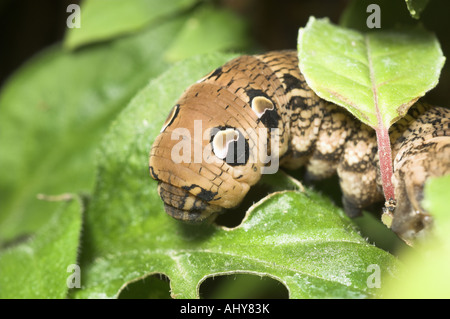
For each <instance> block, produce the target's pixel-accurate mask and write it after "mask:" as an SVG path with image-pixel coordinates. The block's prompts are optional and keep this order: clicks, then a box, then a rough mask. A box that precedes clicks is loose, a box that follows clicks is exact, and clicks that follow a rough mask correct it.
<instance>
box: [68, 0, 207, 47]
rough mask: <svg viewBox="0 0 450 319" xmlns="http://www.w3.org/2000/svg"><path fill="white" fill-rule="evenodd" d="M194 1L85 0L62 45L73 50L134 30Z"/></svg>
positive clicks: (187, 6) (165, 16) (179, 9)
mask: <svg viewBox="0 0 450 319" xmlns="http://www.w3.org/2000/svg"><path fill="white" fill-rule="evenodd" d="M197 1H198V0H171V1H160V0H127V1H122V0H109V1H96V0H85V1H83V3H82V5H81V9H80V13H81V15H80V28H72V29H69V31H68V33H67V36H66V38H65V40H64V46H65V47H67V48H69V49H75V48H77V47H80V46H82V45H86V44H90V43H94V42H100V41H106V40H111V39H113V38H116V37H118V36H121V35H124V34H131V33H135V32H136V31H139V30H141V29H142V28H144V27H145V26H147V25H149V24H150V23H153V22H157V21H163V19H164V18H166V19H167V18H168V17H170V15H173V14H175V13H177V12H182V11H183V10H186V8H189V7H191V6H192V5H193V4H195V3H196V2H197Z"/></svg>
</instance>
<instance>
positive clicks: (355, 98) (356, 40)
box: [298, 17, 445, 128]
mask: <svg viewBox="0 0 450 319" xmlns="http://www.w3.org/2000/svg"><path fill="white" fill-rule="evenodd" d="M298 49H299V59H300V69H301V70H302V72H303V74H304V76H305V79H306V81H307V82H308V84H309V85H310V87H311V88H312V89H313V90H314V91H315V92H316V93H317V94H318V95H319V96H320V97H322V98H324V99H326V100H328V101H331V102H334V103H336V104H338V105H341V106H343V107H345V108H346V109H347V110H348V111H350V112H351V113H352V114H353V115H355V116H356V117H357V118H358V119H359V120H361V121H362V122H364V123H365V124H367V125H369V126H371V127H373V128H377V127H379V126H380V125H383V126H384V127H387V128H388V127H390V126H391V124H393V123H394V122H395V121H396V120H398V119H399V118H401V117H402V116H404V115H405V114H406V112H407V111H408V108H409V107H410V106H411V105H412V103H414V101H416V100H417V99H418V98H419V97H421V96H423V95H424V94H425V93H426V92H427V91H428V90H430V89H432V88H433V87H434V86H435V85H436V84H437V83H438V79H439V74H440V70H441V68H442V66H443V64H444V61H445V58H444V57H443V55H442V51H441V49H440V46H439V42H438V41H437V39H436V38H435V36H434V35H432V34H430V33H428V32H426V31H424V30H422V29H414V30H404V31H380V32H370V33H365V34H363V33H360V32H357V31H354V30H350V29H346V28H342V27H338V26H335V25H332V24H330V23H329V22H328V20H327V19H320V20H317V19H315V18H313V17H312V18H310V20H309V22H308V24H307V25H306V27H305V28H301V29H300V32H299V41H298Z"/></svg>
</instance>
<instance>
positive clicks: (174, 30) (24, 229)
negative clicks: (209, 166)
mask: <svg viewBox="0 0 450 319" xmlns="http://www.w3.org/2000/svg"><path fill="white" fill-rule="evenodd" d="M356 2H358V1H356ZM356 2H354V3H352V4H351V5H350V6H349V7H348V9H347V11H346V12H345V13H344V15H343V21H345V22H342V23H343V24H344V23H347V24H348V25H353V26H354V25H357V24H358V23H359V22H358V21H359V20H358V19H357V18H355V17H357V16H358V14H359V13H358V14H356V13H355V12H358V4H355V3H356ZM391 2H392V1H391ZM400 2H402V5H403V10H404V12H406V13H407V14H409V13H408V10H407V9H406V8H407V7H406V5H405V2H403V1H400ZM407 3H408V8H409V10H410V11H411V10H412V9H411V8H413V10H417V12H419V11H420V10H422V11H423V8H424V6H423V5H421V4H419V7H416V5H417V2H416V1H407ZM383 10H384V9H383ZM124 12H126V13H127V14H124ZM411 12H412V11H411ZM425 14H426V9H425V10H424V11H423V12H422V15H425ZM344 18H345V19H344ZM227 22H229V23H227ZM82 25H83V27H82V28H81V29H73V30H70V32H68V34H67V35H66V38H65V41H64V43H62V44H59V45H55V46H53V47H50V48H48V49H47V50H45V51H43V52H41V53H40V54H39V55H37V56H36V57H34V58H33V59H32V60H30V61H29V62H28V63H26V64H25V65H24V66H23V67H22V68H20V69H19V70H18V71H17V72H16V73H15V74H14V75H13V76H12V78H11V79H10V80H9V81H8V83H7V84H6V85H5V86H4V87H3V88H2V91H1V94H0V146H1V149H2V152H1V154H0V168H1V171H2V175H1V177H0V202H1V211H0V297H1V298H65V297H70V298H114V297H123V298H125V297H127V296H133V289H147V293H146V296H147V297H152V298H155V297H161V296H164V295H165V294H167V291H164V289H167V287H166V286H165V285H160V284H158V283H157V281H159V280H158V279H156V280H155V277H154V275H165V276H167V278H168V280H169V281H170V289H171V296H172V297H176V298H198V297H202V296H203V295H202V291H205V289H204V288H202V287H204V286H205V285H206V284H207V283H208V282H209V281H210V280H211V278H218V277H220V276H224V275H232V276H235V277H240V276H244V274H248V275H252V276H257V277H258V278H259V277H265V278H271V279H273V280H276V281H277V282H279V283H281V285H282V287H284V288H285V289H286V290H287V294H288V295H289V297H291V298H321V297H340V298H356V297H357V298H361V297H362V298H370V297H385V296H388V297H408V296H417V294H415V293H414V294H413V292H414V291H416V292H417V291H420V289H421V288H424V289H425V288H426V289H427V290H425V291H426V292H425V293H426V294H428V292H429V291H430V290H431V289H432V286H431V284H432V283H433V284H434V283H436V282H440V285H441V286H442V289H441V290H437V292H436V293H437V294H436V295H435V296H437V297H442V296H448V290H445V288H446V287H447V286H449V285H448V283H449V281H448V278H447V277H446V276H445V274H444V273H445V269H446V265H448V260H447V259H446V258H447V257H445V256H448V255H449V254H448V246H449V244H448V239H447V238H446V235H445V234H448V231H449V229H448V227H447V226H448V224H449V223H448V218H447V217H448V216H445V213H446V212H445V197H446V194H448V189H450V185H449V184H448V179H445V180H437V181H432V182H430V185H428V186H427V194H426V203H427V205H429V207H430V210H431V211H432V212H433V214H436V216H437V224H438V228H437V229H438V231H437V235H436V239H435V240H434V241H433V242H430V243H425V244H424V246H423V247H424V248H423V249H422V248H419V249H417V250H414V251H413V252H412V253H411V255H412V257H411V258H415V259H414V260H413V261H411V262H410V261H407V258H409V257H405V258H404V259H403V257H401V258H402V259H401V260H402V261H403V263H400V262H399V261H398V258H397V257H396V256H395V255H393V254H392V253H391V252H387V251H386V250H384V249H381V248H380V247H381V246H383V245H382V244H380V242H381V240H380V241H378V240H376V242H375V243H374V244H372V243H369V241H370V240H366V239H365V236H368V235H366V233H365V234H364V235H362V234H360V232H361V231H360V228H358V226H357V225H356V224H359V225H362V224H364V221H363V222H361V220H360V221H356V223H355V221H353V220H350V219H348V218H347V217H346V216H345V215H344V213H343V212H342V210H341V209H340V208H339V207H337V205H336V204H333V203H332V202H331V201H330V199H328V198H327V196H326V195H322V194H320V192H318V191H317V190H313V189H310V188H306V189H305V188H304V187H303V186H302V185H301V184H300V183H299V182H298V181H296V180H295V179H294V178H292V177H290V176H288V175H286V174H284V173H282V172H279V173H277V174H275V175H273V176H266V177H265V178H264V179H263V181H262V182H261V183H260V184H259V186H258V187H259V188H258V190H259V191H260V192H261V194H269V195H267V196H266V197H264V198H262V197H263V196H264V195H261V194H259V195H257V196H256V197H250V199H249V200H250V204H248V206H250V205H251V208H250V209H249V210H247V209H246V207H240V208H238V209H236V210H234V211H233V212H230V213H228V214H227V215H233V214H236V215H239V214H241V215H242V216H244V219H243V220H242V222H241V220H239V221H238V222H236V223H234V224H233V226H228V227H225V226H220V225H216V224H208V225H203V226H189V225H182V224H180V223H179V222H177V221H175V220H173V219H171V218H170V217H169V216H168V215H167V214H166V213H165V212H164V210H163V205H162V202H161V201H160V199H159V197H158V195H157V191H156V182H155V181H153V180H152V179H151V178H150V177H149V174H148V171H147V163H148V152H149V150H150V147H151V145H152V142H153V140H154V138H155V137H156V135H157V133H158V132H159V129H160V127H161V125H162V123H163V122H164V120H165V117H166V115H167V113H168V110H169V109H170V107H171V106H172V105H173V103H174V102H175V101H176V99H177V98H178V96H179V95H180V94H181V93H182V92H183V90H184V89H185V88H186V87H187V86H188V85H190V84H191V83H193V82H195V81H196V80H198V79H199V78H201V77H202V76H203V75H205V74H206V73H208V72H209V71H211V70H212V69H214V68H215V67H217V66H220V65H221V64H223V63H224V62H226V61H227V60H229V59H231V58H232V57H234V56H236V54H235V53H233V54H230V53H220V52H219V51H230V50H234V51H236V50H238V51H245V52H250V50H251V49H253V48H255V46H253V43H252V39H251V38H250V37H249V36H248V33H247V32H246V30H247V29H246V21H244V20H243V19H242V18H241V17H239V16H237V15H235V14H234V13H232V12H229V11H227V10H224V9H222V8H220V7H216V6H213V5H211V4H210V3H209V2H208V1H203V2H198V1H194V0H177V1H167V3H166V2H164V3H162V2H161V1H157V0H133V1H126V2H125V1H124V2H120V4H118V5H109V4H108V5H106V3H103V2H98V1H92V0H87V1H84V2H83V3H82ZM111 26H113V27H111ZM323 37H324V38H326V35H323ZM431 43H432V46H434V48H435V46H436V40H435V39H433V40H432V41H431ZM383 46H384V45H380V46H379V48H380V49H383ZM427 49H432V48H431V46H430V47H425V48H424V50H423V51H421V53H417V54H419V56H420V59H421V60H422V59H424V58H425V57H426V56H427V55H428V54H427V51H426V50H427ZM389 50H391V49H389ZM336 51H338V52H337V53H341V50H336ZM412 51H414V50H412ZM413 53H414V52H413ZM198 54H202V55H198ZM431 60H432V59H431ZM177 61H179V62H177ZM440 61H441V60H439V58H437V60H436V61H434V62H435V63H436V65H439V63H441V62H440ZM432 62H433V61H431V63H432ZM396 63H397V65H398V66H399V68H400V69H401V67H402V66H404V65H405V64H403V62H402V61H400V62H398V61H397V62H396ZM430 65H432V64H430ZM436 65H435V66H436ZM436 70H437V69H436ZM391 71H392V70H391ZM354 73H358V72H357V71H356V72H354ZM434 75H436V72H434ZM348 76H349V77H353V76H354V74H352V73H349V74H348ZM424 76H427V74H425V75H424ZM62 79H63V80H62ZM366 80H367V79H366ZM423 80H424V79H423ZM433 83H434V82H433ZM319 84H320V83H319ZM434 84H435V83H434ZM391 90H392V91H395V88H391ZM425 91H426V89H423V91H421V93H420V94H419V93H417V92H416V93H414V94H418V95H422V94H423V93H424V92H425ZM390 98H393V97H392V96H390ZM387 121H388V122H389V121H390V120H387ZM285 190H287V191H285ZM274 192H275V193H274ZM85 194H87V196H85ZM253 201H254V202H256V203H255V204H254V205H252V202H253ZM366 215H367V214H366ZM225 217H226V216H225ZM366 221H367V219H366ZM369 223H372V224H373V223H375V224H376V225H377V227H380V224H381V223H380V222H379V221H378V220H376V219H374V218H371V219H370V221H369ZM381 227H382V226H381ZM362 228H363V229H364V228H365V226H364V227H362ZM380 231H381V230H379V228H377V233H378V232H380ZM384 231H386V230H385V229H384ZM375 237H376V236H373V237H372V236H371V238H375ZM383 237H386V236H383ZM447 237H448V236H447ZM427 245H429V246H427ZM430 247H432V248H430ZM409 250H410V249H409ZM402 251H403V250H401V251H400V253H399V255H400V256H403V252H402ZM427 251H429V252H430V253H429V254H430V255H432V257H430V260H432V261H433V262H434V263H435V265H438V267H437V269H438V270H437V271H434V272H433V271H431V270H430V267H432V265H430V263H427V261H428V260H427V259H426V258H423V256H424V255H426V254H427ZM74 264H77V265H79V266H80V270H81V288H72V289H69V287H68V285H67V279H68V278H69V276H70V275H71V274H72V273H71V272H70V270H68V266H70V265H74ZM410 264H413V265H417V267H414V268H413V267H410V266H409V265H410ZM424 264H425V265H424ZM371 265H377V266H378V267H379V269H380V270H381V275H382V279H381V284H382V289H378V288H374V286H372V285H370V278H372V277H371V276H370V275H371V274H372V273H371V269H372V268H371ZM405 267H406V268H405ZM416 268H417V269H416ZM424 274H426V275H429V277H425V276H424ZM421 276H422V277H421ZM244 277H245V276H244ZM395 277H398V278H399V279H398V280H399V281H397V280H396V279H395ZM418 277H420V278H425V279H423V280H424V281H425V280H429V285H430V286H428V285H427V283H426V282H422V283H420V284H421V285H422V286H419V283H418V284H417V285H416V286H415V287H413V288H411V286H408V283H409V284H410V283H411V282H412V281H411V278H418ZM245 278H247V279H245V280H243V281H239V280H236V281H235V280H233V282H232V283H227V284H226V286H225V288H224V289H222V290H221V291H222V292H221V293H215V294H214V293H213V294H212V295H213V296H214V297H216V298H220V297H223V296H230V294H229V291H233V290H238V291H239V292H241V293H244V291H251V293H255V291H258V290H259V291H261V290H262V289H263V288H262V287H266V286H265V285H266V284H265V283H264V281H261V280H257V281H252V280H251V279H250V280H249V279H248V278H249V277H248V276H247V277H245ZM416 282H417V281H416ZM139 283H142V285H141V286H140V288H136V287H137V286H139V285H137V284H139ZM144 283H149V285H146V284H144ZM143 287H144V288H143ZM428 287H430V288H428ZM270 289H272V288H270ZM407 292H411V295H408V294H407ZM241 296H242V295H241ZM252 296H254V295H250V297H252ZM430 296H431V295H430ZM244 297H245V296H244Z"/></svg>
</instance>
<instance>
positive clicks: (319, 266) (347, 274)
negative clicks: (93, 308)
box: [79, 191, 396, 298]
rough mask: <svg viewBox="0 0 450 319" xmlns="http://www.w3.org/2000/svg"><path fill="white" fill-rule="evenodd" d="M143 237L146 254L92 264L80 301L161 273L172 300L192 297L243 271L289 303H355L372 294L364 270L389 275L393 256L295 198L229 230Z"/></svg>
mask: <svg viewBox="0 0 450 319" xmlns="http://www.w3.org/2000/svg"><path fill="white" fill-rule="evenodd" d="M307 207H308V209H306V208H307ZM311 208H313V209H311ZM172 226H174V225H172ZM178 227H179V226H178ZM178 227H175V229H177V228H178ZM149 231H151V233H152V234H153V236H154V237H155V240H154V241H153V243H151V244H150V243H149V248H144V247H139V248H137V249H133V250H130V251H118V252H115V253H112V254H108V255H107V256H105V257H104V258H100V259H99V260H97V261H96V262H95V263H94V264H93V265H92V267H91V268H90V269H89V278H88V279H89V281H88V282H86V285H85V287H84V289H83V290H82V291H80V295H79V297H99V296H102V295H103V296H104V297H115V296H117V294H118V293H119V292H120V289H121V287H123V286H125V284H126V283H127V282H131V281H133V280H134V279H135V278H140V277H143V276H145V275H149V274H154V273H163V274H165V275H167V276H168V277H169V279H170V282H171V293H172V296H173V297H175V298H198V297H199V295H198V290H199V285H200V284H201V282H203V281H204V280H205V279H206V278H208V277H213V276H215V275H220V274H225V273H226V274H233V273H234V274H238V273H248V274H256V275H261V276H263V275H265V276H269V277H272V278H274V279H277V280H279V281H280V282H282V283H283V284H284V285H285V286H286V287H287V289H288V291H289V294H290V297H291V298H320V297H339V298H353V297H359V298H361V297H370V296H374V295H375V294H376V289H371V288H370V285H369V286H368V284H367V280H368V278H369V276H370V275H371V274H372V272H370V271H369V270H368V269H370V267H369V266H370V265H377V267H379V269H381V272H382V273H383V274H385V275H388V276H391V275H393V274H394V273H395V269H396V260H395V258H394V257H393V256H391V255H390V254H388V253H386V252H384V251H382V250H381V249H378V248H376V247H375V246H372V245H370V244H368V243H367V242H365V241H364V239H362V238H361V237H360V236H359V235H358V233H357V232H356V231H355V229H354V228H353V227H352V225H351V223H350V222H349V220H347V219H346V218H345V217H343V214H342V213H341V212H339V211H337V210H336V209H335V208H332V207H331V206H330V205H327V204H325V203H321V202H320V201H316V200H314V199H311V198H309V197H308V196H306V195H305V194H302V193H298V192H291V191H290V192H283V193H279V194H276V195H272V196H270V197H268V198H266V199H265V200H264V201H262V202H261V203H260V204H258V205H256V206H255V207H254V208H253V210H252V211H251V212H250V214H249V216H248V218H247V219H246V220H245V221H244V222H243V224H241V225H240V226H238V227H236V228H233V229H222V228H217V227H214V226H212V225H210V226H208V227H204V228H194V227H193V226H190V227H187V228H186V229H185V230H184V231H185V234H184V235H181V234H177V233H179V232H180V230H178V231H174V232H171V233H169V232H168V229H167V228H165V229H161V230H160V231H158V229H156V228H154V229H151V230H150V229H149ZM194 231H195V232H194ZM194 233H195V235H193V234H194ZM161 238H164V239H163V240H161ZM200 238H202V239H200ZM105 276H107V277H105ZM106 278H109V280H107V279H106ZM372 288H373V287H372Z"/></svg>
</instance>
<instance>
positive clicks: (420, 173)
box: [149, 51, 450, 238]
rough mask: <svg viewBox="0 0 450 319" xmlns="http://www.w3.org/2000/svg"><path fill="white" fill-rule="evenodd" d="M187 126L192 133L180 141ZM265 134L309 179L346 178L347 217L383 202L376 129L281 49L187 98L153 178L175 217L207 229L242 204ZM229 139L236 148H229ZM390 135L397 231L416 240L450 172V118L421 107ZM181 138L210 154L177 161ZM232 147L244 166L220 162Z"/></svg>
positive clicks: (231, 69)
mask: <svg viewBox="0 0 450 319" xmlns="http://www.w3.org/2000/svg"><path fill="white" fill-rule="evenodd" d="M194 120H197V122H195V123H194ZM199 120H201V122H199ZM200 126H201V128H200ZM179 128H184V129H186V131H184V133H183V132H181V133H179V134H177V135H176V137H177V138H176V139H174V138H173V134H174V131H176V130H177V129H179ZM213 129H215V131H214V130H213ZM248 129H250V130H248ZM258 129H278V131H272V132H275V134H274V133H271V134H272V135H271V134H269V135H268V136H267V140H265V143H266V145H268V148H270V147H269V146H270V145H272V144H270V138H271V137H272V138H278V141H279V147H278V149H270V152H271V154H274V155H277V154H278V156H279V158H280V164H281V165H282V166H283V167H286V168H289V169H293V168H298V167H300V166H306V174H307V177H308V178H309V179H321V178H325V177H329V176H331V175H333V174H334V173H336V172H337V174H338V176H339V179H340V186H341V188H342V192H343V203H344V208H345V210H346V212H347V214H348V215H350V216H357V215H358V214H360V212H361V210H362V208H364V207H366V206H368V205H370V204H372V203H374V202H377V201H381V200H382V199H383V193H382V186H381V177H380V172H379V167H378V155H377V142H376V135H375V131H374V130H373V129H371V128H369V127H367V126H366V125H364V124H362V123H361V122H359V121H357V120H355V119H354V117H353V116H352V115H350V113H348V112H347V111H345V110H344V109H343V108H341V107H338V106H336V105H334V104H331V103H328V102H326V101H324V100H322V99H320V98H319V97H318V96H317V95H316V94H315V93H314V92H313V91H312V90H311V89H310V88H309V87H308V85H307V84H306V81H305V79H304V77H303V76H302V74H301V73H300V70H299V69H298V59H297V52H296V51H280V52H270V53H267V54H263V55H255V56H241V57H238V58H236V59H234V60H232V61H230V62H228V63H226V64H225V65H224V66H222V67H220V68H218V69H216V70H214V71H213V72H211V73H210V74H208V75H207V76H205V77H204V78H203V79H201V80H200V81H198V82H197V83H195V84H193V85H192V86H190V87H189V88H188V89H187V90H186V91H185V92H184V94H183V95H182V96H181V97H180V99H179V101H178V102H177V104H176V106H175V107H174V109H173V110H172V112H171V114H170V115H169V117H168V118H167V120H166V123H165V124H164V126H163V129H162V130H161V133H160V135H159V136H158V137H157V138H156V140H155V142H154V144H153V147H152V150H151V152H150V161H149V167H150V174H151V176H152V177H153V178H154V179H156V180H158V181H159V187H158V190H159V194H160V196H161V198H162V199H163V201H164V203H165V209H166V212H167V213H168V214H170V215H171V216H173V217H174V218H177V219H181V220H184V221H188V222H200V221H203V220H205V219H209V218H214V217H215V216H216V215H217V213H219V212H221V211H222V210H224V209H228V208H232V207H235V206H237V205H238V204H239V203H240V202H241V201H242V199H243V198H244V197H245V195H246V194H247V192H248V190H249V189H250V187H251V186H252V185H254V184H255V183H257V182H258V180H259V179H260V177H261V168H262V167H264V166H266V165H267V164H265V160H264V159H260V158H257V159H256V160H255V158H253V157H251V156H252V154H253V153H252V152H253V150H255V149H256V145H257V141H256V140H257V139H258V135H257V134H258V133H255V132H258ZM195 130H201V132H200V134H197V135H196V134H195ZM214 132H216V133H214ZM217 132H220V139H219V138H218V136H219V133H217ZM197 133H198V132H197ZM180 136H184V137H183V138H184V140H183V139H182V138H181V137H180ZM227 136H228V137H229V138H230V141H231V142H229V144H226V143H228V142H226V143H225V144H224V143H223V142H222V144H221V143H220V141H221V139H222V138H223V139H224V141H225V138H226V137H227ZM390 136H391V143H392V148H393V159H394V163H393V166H394V176H393V183H394V186H395V194H396V199H397V201H398V204H397V208H396V211H395V214H394V219H393V224H392V228H393V229H394V231H396V232H397V233H398V234H399V235H400V236H402V237H405V238H406V237H407V238H413V237H415V236H417V235H418V234H419V233H421V231H422V230H423V229H425V228H427V226H428V225H430V224H431V218H430V216H429V215H428V213H427V212H426V211H425V210H424V209H423V207H422V206H421V204H420V201H421V199H422V197H423V186H424V183H425V181H426V179H427V178H428V177H429V176H442V175H445V174H449V173H450V112H449V110H447V109H444V108H439V107H434V108H432V107H430V106H428V105H426V104H423V103H420V102H418V103H416V104H415V105H414V106H413V107H412V108H411V110H410V112H409V113H408V115H407V116H406V117H405V118H404V119H402V120H400V121H399V122H397V123H396V124H394V125H393V126H392V128H391V130H390ZM178 137H179V138H178ZM241 138H242V139H241ZM180 141H187V143H188V145H190V148H191V149H192V150H194V149H195V148H196V147H197V150H199V149H200V150H204V151H203V157H202V159H199V158H198V157H197V158H196V157H195V156H196V155H195V154H190V155H189V156H187V157H185V161H186V162H187V163H176V162H174V161H173V160H172V157H171V156H173V153H171V152H172V151H173V149H174V147H178V146H176V145H177V143H179V142H180ZM227 141H228V140H227ZM239 141H241V142H242V141H244V142H245V143H243V144H239ZM233 143H235V144H233ZM208 145H209V148H208ZM214 145H215V146H214ZM224 145H228V146H226V147H225V146H224ZM236 145H241V146H242V145H244V146H242V147H244V148H241V149H240V150H241V153H245V154H241V153H239V148H238V146H236ZM230 146H231V147H230ZM233 147H234V150H235V152H236V154H237V157H239V156H241V157H240V159H241V161H238V160H237V157H236V155H234V156H235V157H234V159H228V157H227V158H226V159H225V158H222V159H221V158H220V157H223V156H225V155H226V154H228V153H227V152H230V149H231V148H233ZM192 153H194V152H192ZM177 154H181V153H180V152H179V153H177ZM183 154H184V153H183ZM249 154H250V155H249ZM249 156H250V158H251V159H253V160H249ZM205 158H206V159H215V160H216V161H215V162H214V163H207V162H205Z"/></svg>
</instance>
